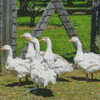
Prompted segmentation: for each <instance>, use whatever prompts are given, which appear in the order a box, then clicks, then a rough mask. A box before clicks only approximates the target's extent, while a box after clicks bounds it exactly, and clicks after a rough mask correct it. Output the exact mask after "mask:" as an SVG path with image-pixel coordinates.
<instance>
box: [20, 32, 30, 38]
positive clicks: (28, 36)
mask: <svg viewBox="0 0 100 100" xmlns="http://www.w3.org/2000/svg"><path fill="white" fill-rule="evenodd" d="M20 37H25V38H32V35H31V34H30V33H24V34H23V35H21V36H20Z"/></svg>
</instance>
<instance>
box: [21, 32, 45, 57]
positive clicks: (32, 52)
mask: <svg viewBox="0 0 100 100" xmlns="http://www.w3.org/2000/svg"><path fill="white" fill-rule="evenodd" d="M20 37H25V38H32V35H31V34H30V33H24V34H23V35H21V36H20ZM35 52H36V51H35V50H34V45H33V43H30V42H29V45H28V50H27V53H26V55H25V58H26V59H32V58H34V57H35ZM44 53H45V52H44V51H40V55H41V56H43V55H44Z"/></svg>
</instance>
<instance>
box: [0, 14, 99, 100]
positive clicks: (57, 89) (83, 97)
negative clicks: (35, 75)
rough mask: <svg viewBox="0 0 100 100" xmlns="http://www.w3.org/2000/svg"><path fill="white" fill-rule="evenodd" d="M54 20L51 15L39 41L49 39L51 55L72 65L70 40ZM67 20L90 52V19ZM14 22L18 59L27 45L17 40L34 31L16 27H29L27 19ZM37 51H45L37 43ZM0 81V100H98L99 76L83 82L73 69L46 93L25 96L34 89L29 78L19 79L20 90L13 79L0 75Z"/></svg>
mask: <svg viewBox="0 0 100 100" xmlns="http://www.w3.org/2000/svg"><path fill="white" fill-rule="evenodd" d="M55 16H57V15H56V14H54V15H53V17H52V18H51V20H50V22H49V23H48V25H47V27H46V29H45V30H44V32H43V34H42V36H41V38H42V37H43V36H49V37H50V38H51V41H52V50H53V52H54V53H57V54H59V55H61V56H63V57H64V58H65V59H66V60H68V61H69V62H73V58H74V56H75V53H76V50H75V48H74V46H73V44H72V43H69V42H68V41H69V39H70V38H69V36H68V34H67V32H66V30H65V29H64V27H63V25H62V23H61V21H60V19H59V18H57V17H56V19H55V18H54V17H55ZM69 16H70V18H71V20H72V22H73V24H74V26H75V28H76V30H77V32H78V34H79V36H80V38H81V40H82V42H83V44H84V46H85V47H86V49H87V51H90V32H91V15H69ZM39 19H40V17H36V21H35V23H38V21H39ZM17 20H18V23H17V24H18V27H17V56H20V53H21V51H22V50H23V48H24V46H25V44H26V42H27V41H26V39H24V38H20V37H19V36H20V35H21V34H23V33H25V32H29V33H32V32H33V30H34V28H35V27H32V28H30V27H29V26H20V25H21V24H20V23H29V22H30V18H29V17H25V18H21V17H19V18H18V19H17ZM26 25H27V24H26ZM40 49H41V50H43V51H45V50H46V43H45V42H40ZM0 80H1V81H0V98H2V100H100V89H99V87H100V73H95V74H94V79H93V80H91V79H90V76H89V80H88V82H85V74H84V73H83V71H82V70H79V69H75V70H74V71H73V72H71V73H66V74H65V75H63V76H60V78H59V81H57V82H56V84H55V85H52V84H50V85H49V86H48V88H47V89H48V91H47V92H45V91H44V88H43V87H41V89H40V91H39V92H38V94H33V93H30V92H29V89H30V88H32V87H35V86H36V85H35V84H33V83H32V82H31V78H29V82H28V83H26V82H25V80H24V79H22V82H21V86H20V87H16V85H17V84H18V78H17V76H14V75H11V74H4V73H0Z"/></svg>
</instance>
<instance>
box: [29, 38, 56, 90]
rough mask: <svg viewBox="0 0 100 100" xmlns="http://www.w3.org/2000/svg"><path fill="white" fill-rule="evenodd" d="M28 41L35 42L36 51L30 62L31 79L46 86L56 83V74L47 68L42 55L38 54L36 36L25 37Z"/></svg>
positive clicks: (38, 46) (38, 47) (38, 48)
mask: <svg viewBox="0 0 100 100" xmlns="http://www.w3.org/2000/svg"><path fill="white" fill-rule="evenodd" d="M27 39H28V40H29V41H30V42H32V43H34V44H35V48H36V52H35V58H34V60H33V61H32V62H31V64H30V65H31V72H30V73H31V79H32V81H33V82H34V83H35V84H36V85H37V88H38V86H39V85H44V87H47V86H48V83H52V84H55V83H56V74H55V73H54V71H52V70H51V69H49V66H48V65H47V64H46V63H45V62H44V61H43V57H42V56H40V45H39V41H38V39H37V38H35V37H33V38H27Z"/></svg>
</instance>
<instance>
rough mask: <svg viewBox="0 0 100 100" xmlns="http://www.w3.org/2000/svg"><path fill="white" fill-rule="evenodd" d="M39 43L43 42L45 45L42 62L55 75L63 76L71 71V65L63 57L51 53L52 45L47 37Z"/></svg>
mask: <svg viewBox="0 0 100 100" xmlns="http://www.w3.org/2000/svg"><path fill="white" fill-rule="evenodd" d="M40 41H45V42H46V43H47V50H46V52H45V55H44V60H45V62H46V63H47V64H48V65H49V66H50V68H51V69H52V70H53V71H54V72H55V73H56V74H57V75H63V74H65V73H66V72H71V71H73V67H72V64H70V63H69V62H68V61H67V60H65V59H64V58H63V57H61V56H59V55H58V54H54V53H53V52H52V43H51V40H50V38H49V37H46V36H45V37H43V38H42V39H41V40H40Z"/></svg>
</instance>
